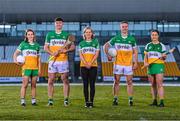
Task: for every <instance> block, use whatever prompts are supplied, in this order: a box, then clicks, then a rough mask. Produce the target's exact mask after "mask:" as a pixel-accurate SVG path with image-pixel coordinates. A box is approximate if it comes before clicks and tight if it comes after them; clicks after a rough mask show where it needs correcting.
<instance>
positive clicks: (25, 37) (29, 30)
mask: <svg viewBox="0 0 180 121" xmlns="http://www.w3.org/2000/svg"><path fill="white" fill-rule="evenodd" d="M28 32H32V33H33V35H34V39H33V41H34V42H35V41H36V35H35V32H34V31H33V30H32V29H27V30H26V31H25V35H24V40H25V41H26V42H28V38H27V33H28Z"/></svg>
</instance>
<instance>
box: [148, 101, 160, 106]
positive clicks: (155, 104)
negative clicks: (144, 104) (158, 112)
mask: <svg viewBox="0 0 180 121" xmlns="http://www.w3.org/2000/svg"><path fill="white" fill-rule="evenodd" d="M157 105H158V104H157V100H154V101H153V103H152V104H149V106H157Z"/></svg>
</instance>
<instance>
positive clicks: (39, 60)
mask: <svg viewBox="0 0 180 121" xmlns="http://www.w3.org/2000/svg"><path fill="white" fill-rule="evenodd" d="M38 66H39V67H38V70H39V76H40V75H41V58H40V56H38Z"/></svg>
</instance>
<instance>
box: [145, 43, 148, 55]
mask: <svg viewBox="0 0 180 121" xmlns="http://www.w3.org/2000/svg"><path fill="white" fill-rule="evenodd" d="M147 52H148V44H147V45H146V46H145V48H144V54H147Z"/></svg>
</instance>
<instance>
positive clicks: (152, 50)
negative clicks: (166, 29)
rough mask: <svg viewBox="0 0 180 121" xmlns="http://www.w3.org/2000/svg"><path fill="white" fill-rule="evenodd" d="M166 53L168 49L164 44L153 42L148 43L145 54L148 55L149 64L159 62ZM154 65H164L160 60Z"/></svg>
mask: <svg viewBox="0 0 180 121" xmlns="http://www.w3.org/2000/svg"><path fill="white" fill-rule="evenodd" d="M165 52H166V47H165V45H164V44H162V43H158V44H153V43H152V42H150V43H148V44H147V45H146V46H145V50H144V54H147V57H148V63H152V62H153V61H154V60H157V59H158V58H160V57H161V56H162V54H163V53H165ZM154 63H164V61H163V60H160V59H158V60H157V61H155V62H154Z"/></svg>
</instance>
